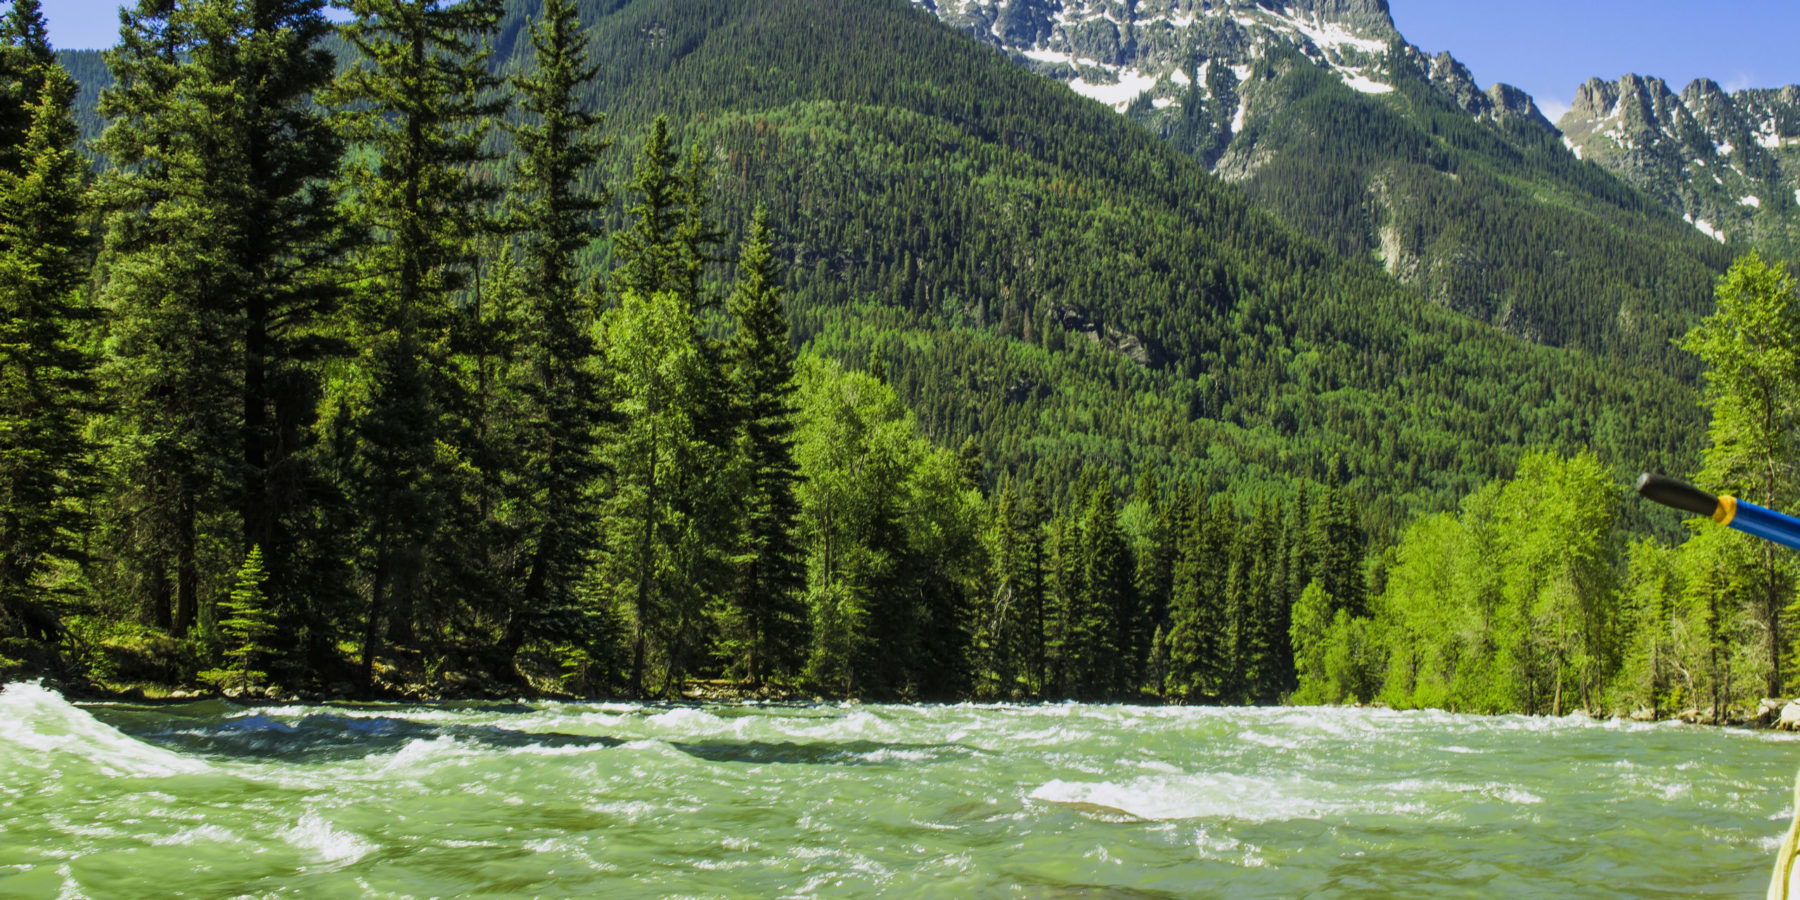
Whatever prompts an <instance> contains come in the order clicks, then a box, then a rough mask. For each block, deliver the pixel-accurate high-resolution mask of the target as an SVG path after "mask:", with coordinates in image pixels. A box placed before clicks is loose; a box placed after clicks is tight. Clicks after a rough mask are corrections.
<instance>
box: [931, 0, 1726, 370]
mask: <svg viewBox="0 0 1800 900" xmlns="http://www.w3.org/2000/svg"><path fill="white" fill-rule="evenodd" d="M915 2H916V3H918V4H919V5H921V6H923V7H925V8H928V9H930V10H931V11H933V12H934V13H935V14H936V15H938V16H939V17H940V18H941V19H942V20H943V21H945V22H946V23H947V24H950V25H952V26H953V27H956V28H958V29H959V30H961V31H963V32H964V33H965V34H968V35H970V36H972V37H973V38H975V39H976V40H977V41H979V42H981V43H985V44H989V45H991V46H997V47H999V48H1001V49H1002V50H1004V51H1005V52H1007V53H1009V54H1010V55H1011V56H1012V58H1013V59H1014V60H1015V61H1016V62H1018V63H1019V64H1021V65H1022V66H1024V67H1026V68H1028V69H1030V70H1032V71H1034V72H1037V73H1039V74H1042V75H1046V76H1048V77H1051V78H1055V79H1057V80H1060V81H1063V82H1064V83H1066V84H1068V85H1069V86H1070V87H1071V88H1072V89H1073V90H1075V91H1076V92H1078V93H1081V94H1084V95H1087V96H1089V97H1093V98H1096V99H1099V100H1102V101H1103V102H1105V103H1107V104H1109V105H1111V106H1112V107H1113V108H1115V109H1117V110H1120V111H1122V112H1124V113H1126V114H1127V115H1129V116H1131V117H1132V118H1134V119H1136V120H1138V121H1140V122H1142V123H1144V124H1145V125H1146V126H1148V127H1150V128H1151V129H1152V130H1154V131H1156V132H1157V133H1159V134H1161V135H1163V136H1164V137H1166V138H1168V139H1169V140H1170V141H1171V142H1173V143H1174V144H1175V145H1176V146H1177V147H1179V148H1180V149H1182V150H1184V151H1186V152H1189V153H1191V154H1193V155H1195V156H1196V157H1198V158H1199V159H1200V160H1201V161H1203V162H1205V163H1206V164H1207V165H1208V166H1210V167H1212V168H1213V169H1214V170H1215V171H1217V172H1218V173H1219V174H1220V175H1221V176H1223V177H1225V178H1227V179H1230V180H1234V181H1239V182H1241V183H1243V184H1244V186H1245V187H1246V189H1247V190H1248V191H1249V193H1250V195H1251V196H1252V197H1253V198H1254V199H1256V200H1258V201H1259V202H1260V203H1262V204H1263V205H1264V206H1266V207H1267V208H1269V209H1271V210H1273V211H1275V212H1276V213H1278V214H1279V215H1280V216H1281V217H1282V218H1283V219H1284V220H1286V221H1287V222H1289V223H1290V224H1292V225H1295V226H1296V227H1299V228H1301V229H1302V230H1304V231H1306V232H1307V233H1309V234H1311V235H1313V236H1314V237H1317V238H1319V239H1320V240H1322V241H1325V242H1326V243H1327V244H1329V245H1330V246H1332V247H1333V248H1334V249H1336V250H1338V251H1339V252H1341V253H1345V254H1348V255H1354V256H1368V257H1372V258H1376V259H1379V260H1381V261H1382V263H1383V264H1384V265H1385V266H1386V267H1387V269H1388V270H1389V272H1390V273H1392V274H1393V275H1394V276H1395V277H1396V278H1398V279H1400V280H1401V281H1403V282H1405V283H1406V284H1408V285H1411V286H1412V287H1414V288H1415V289H1417V290H1418V291H1419V292H1420V294H1421V295H1423V296H1424V297H1426V298H1428V299H1430V300H1431V301H1432V302H1434V303H1436V304H1438V305H1441V306H1445V307H1448V308H1451V309H1454V310H1457V311H1459V312H1462V313H1464V314H1466V315H1469V316H1470V317H1472V318H1475V319H1478V320H1480V321H1484V322H1489V323H1492V324H1495V325H1498V326H1500V327H1502V328H1504V329H1506V330H1508V331H1510V332H1512V333H1514V334H1518V335H1520V336H1522V337H1525V338H1527V339H1530V340H1533V341H1537V342H1541V343H1547V344H1552V345H1557V346H1574V347H1580V348H1583V349H1586V350H1589V351H1591V352H1596V353H1602V354H1606V355H1612V356H1621V357H1625V358H1632V359H1639V360H1643V361H1646V362H1651V363H1652V364H1655V365H1658V366H1662V367H1665V368H1667V369H1670V370H1672V371H1678V372H1682V373H1684V374H1688V375H1691V374H1692V373H1693V368H1692V363H1691V362H1690V361H1689V360H1688V359H1687V358H1686V357H1685V356H1684V355H1682V354H1680V353H1679V352H1678V351H1675V350H1673V349H1672V348H1671V346H1670V343H1669V342H1670V339H1671V338H1672V337H1673V336H1674V335H1676V334H1678V333H1680V332H1681V331H1682V330H1684V329H1685V328H1686V327H1687V325H1688V324H1689V323H1691V322H1692V321H1693V320H1694V318H1695V317H1696V316H1697V315H1699V314H1701V313H1703V312H1704V311H1705V310H1706V309H1708V308H1710V302H1711V301H1710V298H1711V282H1712V279H1713V278H1714V277H1716V275H1717V274H1718V272H1719V271H1720V270H1721V269H1722V268H1723V266H1724V265H1725V264H1726V262H1728V260H1729V253H1727V252H1725V251H1723V250H1721V249H1720V248H1718V247H1717V246H1708V245H1707V242H1706V240H1705V239H1704V238H1703V237H1702V236H1700V235H1699V234H1697V233H1696V232H1695V231H1694V230H1693V229H1692V228H1689V227H1687V226H1686V225H1685V224H1684V223H1683V222H1681V220H1680V219H1679V218H1678V217H1676V216H1674V215H1671V213H1670V212H1669V211H1668V210H1667V209H1666V208H1665V207H1663V206H1662V205H1661V204H1659V203H1658V202H1656V201H1655V200H1652V199H1650V198H1648V197H1646V196H1643V195H1641V194H1638V193H1637V192H1635V191H1633V190H1632V189H1630V188H1629V187H1627V186H1626V185H1624V184H1621V183H1619V182H1618V181H1617V180H1616V179H1615V178H1613V177H1612V176H1610V175H1608V174H1606V173H1605V172H1604V171H1602V170H1601V169H1599V168H1596V167H1593V166H1588V165H1584V164H1582V163H1581V162H1579V161H1578V160H1576V159H1575V158H1574V157H1573V156H1572V155H1571V154H1570V153H1569V152H1568V150H1567V149H1566V148H1565V147H1563V146H1562V145H1561V143H1560V140H1559V134H1558V133H1557V131H1556V129H1555V128H1554V127H1553V126H1551V124H1550V123H1549V122H1548V121H1547V120H1545V119H1544V117H1543V115H1542V114H1541V113H1540V112H1539V110H1538V109H1537V107H1536V105H1535V104H1534V103H1533V102H1532V100H1531V98H1530V97H1529V96H1527V95H1526V94H1524V93H1523V92H1522V91H1519V90H1517V89H1515V88H1512V87H1509V86H1507V85H1498V84H1497V85H1494V86H1492V87H1491V88H1489V89H1488V90H1485V91H1484V90H1481V89H1480V88H1478V87H1477V85H1476V83H1475V81H1474V79H1473V77H1472V76H1471V75H1470V73H1469V71H1468V70H1467V69H1466V68H1465V67H1464V66H1462V65H1461V64H1460V63H1458V62H1457V61H1456V60H1455V59H1454V58H1453V57H1451V56H1450V55H1449V54H1447V53H1443V54H1439V55H1437V56H1436V57H1428V56H1426V55H1425V54H1423V53H1421V52H1420V51H1419V50H1417V49H1416V48H1414V47H1412V46H1410V45H1408V44H1406V42H1405V40H1404V39H1403V37H1402V36H1401V35H1400V34H1399V32H1398V31H1397V30H1396V29H1395V28H1394V24H1393V21H1392V19H1391V17H1390V16H1389V14H1388V8H1387V4H1386V3H1385V2H1384V0H1217V2H1212V0H1138V2H1135V3H1126V4H1119V3H1108V2H1105V0H915Z"/></svg>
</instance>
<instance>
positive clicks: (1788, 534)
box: [1637, 472, 1800, 550]
mask: <svg viewBox="0 0 1800 900" xmlns="http://www.w3.org/2000/svg"><path fill="white" fill-rule="evenodd" d="M1637 492H1638V494H1639V496H1642V497H1644V498H1646V499H1649V500H1654V501H1656V502H1657V503H1661V504H1662V505H1664V506H1667V507H1671V508H1673V509H1679V510H1681V511H1682V512H1690V513H1693V514H1694V515H1697V516H1707V517H1709V518H1711V519H1712V520H1713V521H1714V522H1717V523H1719V524H1720V525H1724V526H1727V527H1730V528H1735V529H1737V530H1739V531H1742V532H1744V533H1745V534H1752V535H1755V536H1757V537H1759V538H1762V539H1763V540H1767V541H1774V542H1775V543H1777V544H1780V545H1782V546H1784V547H1792V548H1793V549H1795V550H1800V519H1796V518H1794V517H1793V516H1789V515H1783V514H1782V513H1778V512H1776V511H1774V510H1772V509H1765V508H1764V507H1761V506H1757V505H1756V504H1754V503H1745V502H1744V501H1742V500H1739V499H1738V498H1736V497H1730V496H1718V495H1714V494H1709V493H1707V492H1705V491H1703V490H1701V489H1699V488H1697V487H1694V486H1693V485H1691V484H1688V483H1687V482H1685V481H1677V480H1675V479H1673V478H1665V477H1663V476H1661V475H1653V474H1651V473H1649V472H1645V473H1644V474H1643V475H1640V476H1638V483H1637Z"/></svg>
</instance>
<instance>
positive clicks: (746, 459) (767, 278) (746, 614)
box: [722, 207, 806, 684]
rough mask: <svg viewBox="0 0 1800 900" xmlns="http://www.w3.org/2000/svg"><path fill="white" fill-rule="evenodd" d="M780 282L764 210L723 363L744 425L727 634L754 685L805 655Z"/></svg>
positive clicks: (736, 661)
mask: <svg viewBox="0 0 1800 900" xmlns="http://www.w3.org/2000/svg"><path fill="white" fill-rule="evenodd" d="M779 282H780V273H779V272H778V271H777V270H776V267H775V260H774V254H773V248H772V247H771V245H770V240H769V222H768V211H767V210H766V209H764V208H761V207H759V208H758V209H757V211H756V216H755V218H754V219H753V220H752V221H751V225H750V235H749V237H748V238H747V239H746V240H745V242H744V247H743V249H742V251H740V253H739V259H738V280H737V284H736V285H735V286H734V287H733V289H732V292H731V297H730V299H729V302H728V306H729V308H730V311H731V313H732V314H733V315H734V316H735V317H736V318H737V321H738V329H737V332H736V334H735V335H733V337H732V340H731V343H730V345H729V347H728V349H727V359H728V363H729V366H730V376H731V384H732V389H733V393H734V395H735V396H736V398H737V403H738V410H737V414H736V418H737V419H738V421H739V422H740V423H741V426H740V428H741V431H740V433H739V438H738V445H739V446H738V455H739V458H740V459H741V460H742V463H741V465H742V466H743V476H742V487H741V491H742V493H741V499H740V500H739V506H740V510H741V511H740V513H739V517H740V519H741V522H742V524H741V526H740V528H741V534H742V538H741V540H740V542H739V543H738V544H737V546H736V548H735V549H736V556H735V560H734V566H733V569H734V573H733V574H734V578H733V580H732V584H731V589H730V593H729V594H728V595H726V601H725V604H726V613H725V627H724V629H723V634H722V638H723V642H724V643H723V649H724V650H725V652H726V654H727V655H728V656H729V657H730V658H731V659H732V662H733V668H734V669H735V670H737V671H738V672H739V673H740V674H742V675H743V676H744V677H746V678H748V679H749V680H750V682H751V683H752V684H757V683H760V682H761V681H762V679H763V678H764V677H765V675H766V674H768V673H769V672H772V671H774V672H782V671H786V672H791V671H794V670H795V668H796V666H797V665H798V663H799V661H800V653H801V651H802V650H803V648H804V647H805V630H804V629H805V624H806V619H805V609H804V607H803V606H802V604H801V602H800V591H801V589H802V588H804V587H805V584H806V578H805V558H804V556H803V554H802V552H801V549H800V545H799V543H798V541H797V539H796V535H795V527H796V525H795V522H796V518H797V517H798V515H799V512H800V506H799V501H798V500H797V499H796V497H795V494H794V485H795V482H796V481H797V480H798V479H799V468H798V466H797V465H796V464H795V462H794V437H793V431H794V413H795V403H794V392H795V390H796V387H795V384H794V351H793V347H792V345H790V344H789V336H788V322H787V315H786V313H785V312H784V311H783V309H782V292H781V288H780V283H779Z"/></svg>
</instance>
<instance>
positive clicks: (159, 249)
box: [99, 0, 245, 637]
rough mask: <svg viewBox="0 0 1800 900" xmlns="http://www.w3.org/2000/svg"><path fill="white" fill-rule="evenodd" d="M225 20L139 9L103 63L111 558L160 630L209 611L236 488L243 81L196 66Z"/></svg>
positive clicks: (163, 8)
mask: <svg viewBox="0 0 1800 900" xmlns="http://www.w3.org/2000/svg"><path fill="white" fill-rule="evenodd" d="M217 12H218V9H217V4H216V3H215V4H195V5H193V6H187V5H183V6H178V7H173V8H171V7H170V5H169V4H166V3H163V2H159V0H142V2H140V3H139V5H138V8H137V9H136V10H135V11H132V12H129V13H127V14H126V15H125V19H124V22H125V24H124V26H123V28H122V29H121V33H120V38H121V43H120V46H119V47H117V48H115V49H114V50H111V51H109V52H108V54H107V64H108V66H109V67H110V68H111V69H112V72H113V76H114V79H115V81H114V84H113V86H112V87H111V88H109V89H108V90H107V91H105V92H104V93H103V94H102V96H101V101H100V108H101V112H102V113H104V114H106V115H108V116H110V117H111V118H112V124H111V126H110V127H109V128H108V129H107V131H106V132H105V134H104V135H102V136H101V139H100V142H99V147H100V149H101V150H102V151H103V152H104V153H106V154H107V156H108V157H109V159H110V162H111V164H112V165H111V168H109V169H108V171H107V172H106V174H105V176H104V178H103V179H102V182H101V185H100V192H101V198H102V202H103V204H104V206H105V208H106V209H107V211H108V214H107V217H106V257H107V262H108V264H107V266H106V280H105V283H104V284H103V285H102V287H101V301H102V303H103V305H104V306H106V307H107V309H108V311H109V313H110V314H111V318H112V324H111V328H112V335H111V346H112V348H113V353H112V357H111V358H110V359H109V360H108V361H107V364H106V372H105V380H106V382H107V386H108V392H109V394H110V395H111V397H112V399H113V403H114V405H115V407H116V410H117V412H116V415H115V418H114V423H113V426H112V427H113V429H114V430H115V431H116V432H117V436H116V437H115V438H114V441H113V445H114V448H115V451H114V452H115V454H116V456H115V460H114V463H113V466H112V468H113V469H114V470H115V472H116V473H117V474H118V477H119V483H118V485H117V486H116V495H115V498H114V503H113V504H112V506H113V507H114V508H115V509H116V510H117V513H116V515H118V516H119V518H120V522H119V527H118V529H117V530H116V531H115V534H116V535H117V540H115V541H113V542H111V543H112V545H113V546H112V550H113V552H114V554H115V555H116V556H117V558H118V559H119V560H120V561H121V562H122V563H124V567H125V568H126V570H127V571H128V573H129V576H128V577H129V578H130V580H131V582H132V583H133V585H132V586H134V587H135V591H134V592H135V593H137V594H139V595H140V596H141V597H142V599H143V600H144V602H145V604H146V605H147V606H148V608H149V613H150V618H151V620H152V622H153V623H154V624H156V625H157V626H160V627H164V628H168V629H170V630H171V632H172V633H174V634H175V635H176V636H178V637H179V636H184V635H185V634H186V633H187V631H188V629H189V628H190V627H192V626H193V625H194V624H195V621H196V619H197V617H198V614H199V588H200V581H201V578H202V575H203V573H202V572H201V571H200V561H199V543H200V535H201V531H202V528H203V527H204V523H206V522H209V521H211V520H214V519H216V518H217V517H218V516H220V515H223V514H224V513H225V512H226V511H227V510H228V509H229V506H230V500H231V499H232V498H233V497H234V495H236V494H238V490H239V484H240V480H239V478H240V472H239V471H238V469H239V467H238V456H239V453H238V450H239V447H238V442H237V440H236V439H235V438H236V437H237V435H238V429H237V424H238V418H239V413H240V411H241V408H242V407H241V404H242V398H241V396H240V389H241V374H242V372H241V368H240V367H239V366H238V365H237V361H238V360H240V359H242V356H243V344H242V335H241V333H240V332H239V331H238V329H237V328H236V327H235V320H236V319H237V314H238V309H237V304H238V298H239V290H240V289H241V288H242V286H243V284H244V278H243V272H242V271H241V270H240V268H239V267H238V266H237V260H236V259H235V258H233V255H232V253H231V248H232V247H234V246H237V245H238V244H240V242H241V241H243V240H244V235H242V234H241V233H240V231H239V229H241V227H242V225H243V222H244V219H243V217H242V214H241V210H240V209H239V208H238V203H239V200H240V197H239V194H238V192H237V190H235V189H236V188H237V187H238V186H239V185H241V183H242V180H243V166H244V165H245V159H244V157H243V156H242V155H241V153H239V152H237V151H239V150H240V149H241V148H239V147H237V146H236V145H234V144H233V142H232V140H231V135H230V133H229V128H230V126H231V125H232V124H233V122H234V118H233V116H232V115H231V114H232V113H234V112H236V111H237V110H235V109H233V108H232V106H233V104H234V102H235V99H234V97H233V96H232V93H233V86H232V85H231V84H230V83H229V82H221V81H220V80H218V79H216V78H214V77H212V76H214V75H216V74H218V73H217V72H216V71H215V70H213V69H211V68H203V63H202V62H201V60H200V59H199V58H198V57H199V56H200V55H201V49H202V42H203V41H204V40H206V36H205V35H204V34H203V31H202V30H203V29H204V28H205V27H207V26H210V25H213V24H215V21H216V14H217ZM221 113H222V114H221ZM171 573H172V574H173V583H172V584H171V581H170V576H171ZM171 588H173V591H172V592H171ZM171 594H172V596H171ZM171 599H173V604H171ZM171 606H172V608H171Z"/></svg>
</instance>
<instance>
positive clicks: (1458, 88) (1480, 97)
mask: <svg viewBox="0 0 1800 900" xmlns="http://www.w3.org/2000/svg"><path fill="white" fill-rule="evenodd" d="M914 2H915V3H917V4H918V5H920V6H922V7H924V8H926V9H928V10H930V11H931V12H932V13H934V14H935V15H937V16H938V17H939V18H940V19H942V20H943V21H944V22H946V23H947V24H949V25H951V26H953V27H956V28H959V29H961V30H963V31H965V32H967V33H968V34H969V35H971V36H972V37H974V38H975V39H976V40H979V41H982V42H983V43H987V44H990V45H992V46H995V47H998V48H1000V49H1001V50H1004V51H1006V52H1008V53H1010V54H1012V55H1013V56H1014V58H1015V59H1017V60H1019V61H1020V62H1021V63H1023V64H1024V65H1026V66H1029V67H1030V68H1032V69H1033V70H1035V71H1037V72H1038V73H1039V74H1042V75H1045V76H1048V77H1051V78H1056V79H1059V80H1061V81H1063V82H1065V83H1067V84H1068V85H1069V87H1070V88H1072V89H1073V90H1075V91H1076V92H1077V93H1080V94H1083V95H1085V96H1088V97H1092V98H1094V99H1096V100H1099V101H1101V102H1103V103H1106V104H1108V105H1110V106H1112V107H1114V108H1115V109H1118V110H1120V111H1121V112H1131V113H1132V114H1133V115H1134V116H1137V117H1139V118H1141V119H1145V120H1146V121H1147V123H1148V124H1151V125H1152V126H1156V125H1157V124H1158V121H1159V120H1164V121H1166V120H1168V119H1171V118H1173V117H1175V116H1178V115H1179V114H1180V113H1181V111H1182V107H1183V106H1184V105H1188V104H1194V103H1200V104H1203V105H1205V106H1206V107H1207V108H1208V110H1209V115H1208V118H1209V119H1210V120H1211V123H1212V124H1211V130H1212V132H1213V134H1212V135H1211V136H1210V143H1211V144H1212V145H1214V146H1216V147H1217V148H1218V150H1219V151H1220V152H1215V153H1213V154H1211V155H1210V156H1209V157H1208V161H1209V163H1211V164H1212V165H1213V166H1214V168H1215V170H1216V171H1219V172H1220V174H1221V175H1224V176H1226V177H1228V178H1243V177H1248V176H1249V175H1250V174H1253V173H1254V171H1255V168H1256V165H1255V162H1256V160H1258V159H1263V158H1266V157H1267V153H1266V152H1264V153H1259V152H1258V151H1257V149H1256V148H1252V147H1239V148H1236V149H1237V152H1236V153H1235V154H1233V155H1229V156H1228V155H1227V154H1226V153H1225V152H1223V151H1224V149H1225V148H1226V147H1227V146H1228V145H1230V143H1231V140H1232V138H1233V137H1235V136H1236V135H1237V134H1238V133H1239V132H1242V131H1243V130H1244V127H1245V124H1246V122H1247V121H1248V120H1249V119H1251V118H1253V117H1254V116H1255V115H1257V113H1258V109H1259V104H1258V99H1259V98H1258V97H1257V92H1256V90H1255V89H1254V87H1251V86H1248V85H1246V82H1247V80H1248V76H1249V74H1250V71H1251V67H1252V66H1253V65H1255V63H1256V62H1257V61H1258V60H1260V59H1262V58H1263V57H1265V56H1266V55H1267V54H1268V53H1269V52H1270V51H1271V50H1274V49H1276V48H1292V49H1294V50H1297V51H1298V52H1299V55H1300V57H1301V58H1303V59H1305V60H1308V61H1310V62H1312V63H1313V64H1314V65H1317V66H1319V67H1321V68H1323V69H1326V70H1329V71H1331V72H1333V73H1335V74H1336V75H1337V76H1338V77H1339V78H1341V79H1342V80H1343V82H1344V83H1345V84H1346V85H1348V86H1350V87H1351V88H1353V89H1355V90H1357V91H1360V92H1363V93H1365V94H1385V93H1388V92H1390V91H1392V90H1393V85H1392V84H1391V83H1390V81H1389V78H1390V77H1391V71H1390V65H1391V64H1393V63H1395V62H1397V63H1398V64H1400V65H1405V66H1408V67H1411V68H1412V69H1413V70H1414V71H1416V72H1417V73H1420V74H1423V75H1425V76H1427V77H1428V78H1429V80H1430V82H1431V84H1432V85H1433V86H1435V87H1436V88H1437V89H1438V90H1440V91H1442V92H1443V93H1444V94H1445V95H1447V96H1449V97H1451V98H1453V99H1454V100H1455V102H1456V103H1457V104H1458V105H1459V106H1461V107H1462V108H1463V109H1465V110H1466V111H1468V112H1469V113H1470V114H1471V115H1474V116H1477V117H1484V118H1489V119H1494V120H1496V121H1497V120H1501V119H1504V118H1508V117H1516V118H1519V119H1523V120H1527V121H1531V122H1533V123H1534V124H1536V125H1538V126H1540V127H1543V128H1546V129H1548V128H1550V127H1551V126H1550V123H1549V121H1548V120H1546V119H1544V117H1543V115H1542V114H1541V113H1539V112H1538V109H1537V106H1536V105H1535V104H1534V103H1532V101H1531V98H1530V96H1528V95H1526V94H1525V93H1524V92H1523V91H1520V90H1518V89H1517V88H1513V87H1510V86H1508V85H1494V86H1493V87H1492V88H1490V89H1488V90H1486V91H1484V90H1482V89H1481V88H1480V87H1479V86H1478V85H1477V84H1476V83H1475V79H1474V78H1473V77H1472V76H1471V75H1470V73H1469V70H1468V69H1467V68H1466V67H1464V66H1463V65H1462V64H1461V63H1459V62H1457V61H1456V60H1455V59H1454V58H1452V57H1451V56H1450V54H1448V53H1441V54H1438V55H1437V56H1436V57H1427V56H1426V55H1425V54H1423V53H1421V52H1420V51H1419V50H1417V49H1416V48H1414V47H1411V46H1409V45H1407V44H1406V43H1405V41H1404V39H1402V38H1401V36H1400V33H1399V32H1398V31H1397V30H1395V28H1394V21H1393V18H1392V16H1391V15H1390V14H1389V12H1388V5H1387V3H1386V0H914ZM1395 52H1398V53H1399V54H1401V58H1400V59H1399V60H1390V58H1389V57H1390V54H1392V53H1395ZM1240 86H1244V87H1242V88H1241V89H1240ZM1165 130H1166V129H1165ZM1265 149H1266V148H1265Z"/></svg>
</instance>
